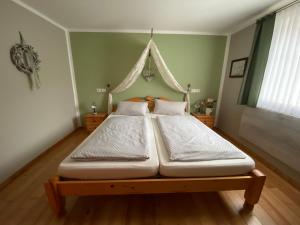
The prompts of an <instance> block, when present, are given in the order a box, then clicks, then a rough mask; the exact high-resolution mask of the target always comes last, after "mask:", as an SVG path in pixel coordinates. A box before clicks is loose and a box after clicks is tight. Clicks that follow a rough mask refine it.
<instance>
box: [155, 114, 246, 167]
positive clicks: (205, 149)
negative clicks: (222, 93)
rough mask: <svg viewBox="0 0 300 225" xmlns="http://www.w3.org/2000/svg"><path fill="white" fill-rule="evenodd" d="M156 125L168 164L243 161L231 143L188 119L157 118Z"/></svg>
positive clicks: (194, 119) (199, 123) (197, 122)
mask: <svg viewBox="0 0 300 225" xmlns="http://www.w3.org/2000/svg"><path fill="white" fill-rule="evenodd" d="M157 120H158V125H159V129H160V132H161V135H162V137H163V141H164V144H165V147H166V149H167V151H168V153H169V159H170V160H171V161H200V160H218V159H243V158H245V157H246V155H245V154H244V153H243V152H242V151H240V150H239V149H238V148H236V147H235V146H234V145H233V144H231V143H230V142H228V141H226V140H225V139H224V138H222V137H221V136H219V135H218V134H216V133H215V132H214V131H212V130H211V129H209V128H208V127H207V126H205V125H204V124H203V123H201V122H199V121H198V120H197V119H196V118H194V117H192V116H162V117H158V118H157Z"/></svg>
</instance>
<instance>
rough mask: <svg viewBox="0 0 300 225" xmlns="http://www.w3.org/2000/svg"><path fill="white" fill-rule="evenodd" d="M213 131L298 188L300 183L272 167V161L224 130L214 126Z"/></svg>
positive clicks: (299, 188)
mask: <svg viewBox="0 0 300 225" xmlns="http://www.w3.org/2000/svg"><path fill="white" fill-rule="evenodd" d="M214 131H216V132H217V133H219V134H220V135H221V136H223V137H224V138H226V139H227V140H229V141H230V142H232V143H233V144H234V145H236V146H237V147H239V148H240V149H242V150H243V151H244V152H246V153H247V154H248V155H249V156H251V157H253V158H256V159H258V160H259V161H260V162H262V163H263V164H264V165H265V166H266V167H267V168H268V169H270V170H272V171H273V172H275V173H276V174H278V175H279V176H280V177H281V178H282V179H284V180H285V181H287V182H288V183H290V184H291V185H292V186H294V187H295V188H297V189H298V190H300V183H299V182H298V181H297V180H294V179H292V178H291V177H287V175H286V174H285V173H283V172H282V171H281V170H280V169H278V168H276V167H274V165H273V164H272V163H270V162H269V161H268V160H266V159H264V158H263V157H262V156H260V155H258V154H257V153H255V152H253V151H252V150H251V149H250V147H248V146H246V145H244V144H242V143H241V142H240V141H239V140H237V139H236V138H234V137H232V136H230V135H229V134H227V133H226V132H225V131H223V130H221V129H219V128H217V127H215V128H214Z"/></svg>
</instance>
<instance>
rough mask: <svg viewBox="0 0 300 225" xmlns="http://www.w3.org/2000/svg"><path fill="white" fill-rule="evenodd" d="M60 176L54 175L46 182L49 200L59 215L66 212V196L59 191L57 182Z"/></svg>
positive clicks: (45, 186)
mask: <svg viewBox="0 0 300 225" xmlns="http://www.w3.org/2000/svg"><path fill="white" fill-rule="evenodd" d="M58 181H59V177H53V178H51V179H50V180H48V181H47V182H46V183H44V188H45V192H46V195H47V197H48V202H49V204H50V206H51V208H52V210H53V212H54V213H55V215H56V216H57V217H60V216H63V215H64V213H65V197H63V196H61V195H60V194H59V192H58V191H57V185H56V184H57V182H58Z"/></svg>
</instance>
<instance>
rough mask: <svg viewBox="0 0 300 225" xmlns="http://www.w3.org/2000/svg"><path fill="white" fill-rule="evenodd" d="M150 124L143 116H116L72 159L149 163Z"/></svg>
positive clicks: (98, 129)
mask: <svg viewBox="0 0 300 225" xmlns="http://www.w3.org/2000/svg"><path fill="white" fill-rule="evenodd" d="M149 129H150V128H149V124H148V121H147V120H146V118H145V117H143V116H116V117H115V116H112V117H109V118H108V119H107V120H106V121H105V122H104V123H103V124H101V126H100V127H99V128H97V129H96V130H95V131H94V132H93V133H92V134H91V135H90V136H89V137H88V140H87V141H86V142H85V143H84V144H83V145H81V146H80V147H79V148H78V149H77V150H76V151H75V152H74V153H73V155H72V156H71V158H72V159H74V160H79V161H95V160H118V161H124V160H125V161H128V160H140V161H141V160H146V159H148V158H149Z"/></svg>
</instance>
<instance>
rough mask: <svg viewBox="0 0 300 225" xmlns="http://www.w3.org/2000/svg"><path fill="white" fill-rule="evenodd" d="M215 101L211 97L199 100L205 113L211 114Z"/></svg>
mask: <svg viewBox="0 0 300 225" xmlns="http://www.w3.org/2000/svg"><path fill="white" fill-rule="evenodd" d="M216 102H217V101H216V100H215V99H213V98H207V99H205V100H202V101H201V105H202V106H203V108H205V114H206V115H211V114H212V113H213V109H214V106H215V103H216Z"/></svg>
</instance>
